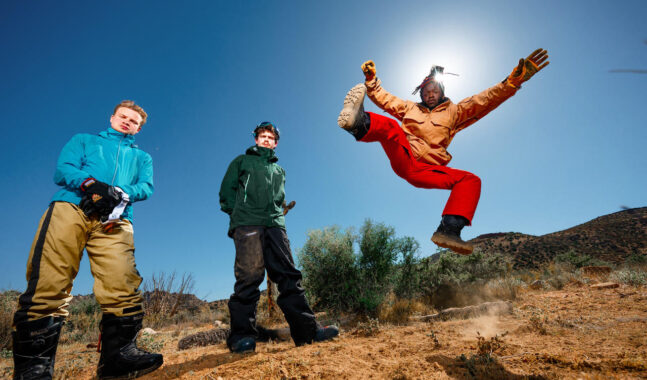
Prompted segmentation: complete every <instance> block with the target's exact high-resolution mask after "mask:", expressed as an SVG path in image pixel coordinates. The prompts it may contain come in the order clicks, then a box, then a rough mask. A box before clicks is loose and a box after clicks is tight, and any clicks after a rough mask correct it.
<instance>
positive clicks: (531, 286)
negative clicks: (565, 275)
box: [530, 280, 544, 290]
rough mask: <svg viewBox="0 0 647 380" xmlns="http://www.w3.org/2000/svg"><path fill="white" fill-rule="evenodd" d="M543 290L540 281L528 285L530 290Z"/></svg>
mask: <svg viewBox="0 0 647 380" xmlns="http://www.w3.org/2000/svg"><path fill="white" fill-rule="evenodd" d="M543 288H544V282H543V281H542V280H535V281H533V282H532V284H530V289H534V290H539V289H543Z"/></svg>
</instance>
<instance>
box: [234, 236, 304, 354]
mask: <svg viewBox="0 0 647 380" xmlns="http://www.w3.org/2000/svg"><path fill="white" fill-rule="evenodd" d="M233 238H234V244H235V245H236V263H235V265H234V274H235V275H236V284H235V285H234V294H232V295H231V297H230V298H229V314H230V316H231V334H230V336H229V338H228V339H227V344H228V345H229V346H230V347H231V345H232V344H233V343H235V342H237V341H238V340H239V339H241V338H243V337H249V336H251V337H254V338H257V337H258V331H257V330H256V306H257V304H258V299H259V298H260V295H261V293H260V291H259V290H258V287H259V285H260V284H261V283H262V282H263V280H264V279H265V269H267V273H268V276H269V278H270V280H272V282H274V283H276V284H277V285H278V289H279V297H278V299H277V304H278V305H279V307H280V308H281V310H282V311H283V314H284V315H285V319H286V320H287V322H288V324H289V325H290V334H291V335H292V339H293V340H294V343H295V344H296V345H302V344H304V343H310V342H312V340H313V338H314V335H315V332H316V330H317V322H316V320H315V316H314V313H313V312H312V310H311V309H310V306H309V305H308V301H306V297H305V290H304V289H303V287H302V286H301V278H302V276H301V272H300V271H299V270H298V269H297V268H296V267H295V266H294V260H293V259H292V252H291V251H290V242H289V240H288V236H287V234H286V233H285V230H283V229H281V228H277V227H262V226H240V227H237V228H236V229H235V230H234V236H233Z"/></svg>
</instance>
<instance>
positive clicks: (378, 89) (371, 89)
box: [362, 61, 415, 121]
mask: <svg viewBox="0 0 647 380" xmlns="http://www.w3.org/2000/svg"><path fill="white" fill-rule="evenodd" d="M362 72H363V73H364V76H365V78H366V81H365V82H364V84H365V85H366V90H367V91H366V95H368V97H369V98H370V99H371V100H372V101H373V103H375V105H376V106H378V107H380V108H381V109H383V110H384V111H386V112H388V113H389V114H390V115H391V116H393V117H395V118H396V119H398V120H400V121H402V118H403V117H404V115H405V114H406V113H407V111H409V110H410V109H411V107H412V106H413V105H414V104H415V103H413V102H408V101H405V100H402V99H400V98H398V97H397V96H394V95H391V94H390V93H389V92H388V91H386V90H385V89H383V88H382V86H381V84H382V82H381V81H380V80H379V79H377V76H376V75H375V74H376V73H377V70H376V69H375V63H374V62H373V61H366V62H364V63H363V64H362Z"/></svg>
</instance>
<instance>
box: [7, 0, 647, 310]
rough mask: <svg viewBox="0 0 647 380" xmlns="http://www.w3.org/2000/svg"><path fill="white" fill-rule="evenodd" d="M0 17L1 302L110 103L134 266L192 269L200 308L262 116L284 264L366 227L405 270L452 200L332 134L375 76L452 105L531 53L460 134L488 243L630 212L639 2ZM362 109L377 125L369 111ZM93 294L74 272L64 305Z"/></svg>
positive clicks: (641, 21)
mask: <svg viewBox="0 0 647 380" xmlns="http://www.w3.org/2000/svg"><path fill="white" fill-rule="evenodd" d="M480 4H482V3H481V2H467V1H450V2H448V1H443V2H435V1H401V2H397V3H396V2H393V1H353V2H350V1H344V2H342V1H326V2H306V1H246V2H224V1H186V2H182V3H180V2H170V1H154V2H153V1H134V2H129V3H123V2H82V1H65V2H51V1H29V2H26V1H15V0H9V1H3V2H1V3H0V46H1V47H2V51H3V58H2V59H1V60H0V72H2V74H3V75H2V78H3V79H2V87H3V90H2V91H1V92H0V97H1V101H0V112H1V114H2V115H3V117H2V133H3V139H2V150H1V151H0V165H1V166H0V173H1V175H2V184H3V186H2V187H1V188H0V199H2V200H3V211H4V215H3V218H2V219H1V220H0V231H1V234H2V236H1V238H0V259H1V262H2V266H3V269H2V275H1V276H0V290H1V289H17V290H20V291H23V290H24V289H25V287H26V281H25V269H26V262H27V256H28V253H29V248H30V245H31V243H32V240H33V237H34V233H35V232H36V228H37V225H38V220H39V218H40V217H41V215H42V213H43V212H44V211H45V209H46V208H47V205H48V203H49V201H50V199H51V197H52V195H53V194H54V192H55V191H56V189H57V187H56V185H55V184H54V183H53V180H52V177H53V174H54V168H55V164H56V160H57V157H58V154H59V153H60V150H61V148H62V147H63V145H64V144H65V143H66V142H67V141H68V140H69V139H70V138H71V137H72V136H73V135H74V134H75V133H81V132H83V133H98V132H100V131H102V130H105V129H106V128H108V127H109V124H108V119H109V117H110V114H111V112H112V108H113V107H114V105H115V104H117V103H119V102H120V101H121V100H122V99H132V100H135V101H136V102H137V103H138V104H140V105H141V106H142V107H143V108H144V109H145V110H146V111H147V112H148V114H149V119H148V123H147V124H146V125H145V126H144V127H143V130H142V131H141V133H139V134H138V135H137V136H136V138H137V143H138V144H139V146H140V147H141V148H142V149H143V150H145V151H147V152H149V153H150V154H151V155H152V157H153V161H154V168H155V193H154V194H153V196H152V197H151V198H150V199H149V200H147V201H145V202H141V203H137V204H135V206H134V230H135V245H136V260H137V267H138V269H139V271H140V273H141V274H142V276H143V277H144V278H145V279H147V278H150V276H151V275H152V274H153V273H159V272H166V273H170V272H173V271H177V272H178V273H179V274H181V273H192V274H193V277H194V279H195V285H196V286H195V288H196V289H195V290H196V291H195V293H196V295H197V296H198V297H200V298H204V299H207V300H214V299H222V298H227V297H228V296H229V295H230V294H231V293H232V291H233V284H234V275H233V262H234V246H233V242H232V240H231V239H229V238H228V237H227V236H226V231H227V225H228V218H227V216H226V215H225V214H224V213H222V212H221V211H220V210H219V204H218V190H219V187H220V182H221V180H222V177H223V175H224V173H225V170H226V168H227V165H228V164H229V163H230V162H231V160H233V159H234V158H235V157H236V156H237V155H238V154H242V153H243V152H244V151H245V149H246V148H247V147H249V146H251V145H252V144H253V139H252V136H251V131H252V130H253V128H254V126H255V125H256V124H258V123H259V122H261V121H264V120H269V121H272V122H274V123H276V125H277V126H278V127H279V128H280V130H281V132H282V135H281V140H280V143H279V145H278V147H277V149H276V153H277V155H278V157H279V164H280V165H282V166H283V167H284V168H285V169H286V171H287V182H286V197H287V200H295V201H296V202H297V205H296V207H295V208H294V209H293V210H292V211H291V212H290V214H288V216H287V219H286V223H287V232H288V236H289V237H290V239H291V243H292V248H293V253H294V254H295V256H296V253H297V251H298V250H299V249H300V247H301V246H303V244H304V242H305V239H306V234H307V231H308V230H311V229H319V228H323V227H325V226H330V225H339V226H341V227H344V228H346V227H352V226H354V227H358V226H359V225H361V223H362V222H363V221H364V219H366V218H371V219H373V220H374V221H377V222H384V223H386V224H388V225H391V226H393V227H395V229H396V233H397V234H398V236H413V237H414V238H416V239H417V240H418V241H419V242H420V243H421V250H420V255H421V256H428V255H430V254H432V253H434V252H435V251H436V247H435V246H434V245H433V244H432V243H431V242H430V240H429V238H430V237H431V234H432V233H433V231H434V230H435V228H436V227H437V225H438V222H439V221H440V213H441V211H442V209H443V207H444V204H445V201H446V199H447V197H448V196H449V192H448V191H443V190H423V189H416V188H414V187H412V186H411V185H409V184H408V183H406V182H405V181H404V180H402V179H400V178H399V177H397V176H396V175H395V174H394V173H393V171H392V170H391V168H390V166H389V163H388V160H387V158H386V155H385V154H384V152H383V151H382V149H381V147H380V146H379V144H376V143H373V144H364V143H357V142H355V141H354V139H353V138H352V137H351V136H350V135H348V134H347V133H346V132H344V131H343V130H341V129H340V128H339V127H338V126H337V124H336V120H337V115H338V113H339V110H340V109H341V106H342V103H343V98H344V96H345V94H346V92H347V91H348V89H350V88H351V87H352V86H353V85H355V84H356V83H358V82H361V81H362V80H363V76H362V73H361V71H360V68H359V67H360V65H361V63H362V62H364V61H365V60H367V59H372V60H374V61H375V63H376V67H377V75H378V77H380V78H381V80H382V83H383V87H384V88H385V89H387V90H388V91H390V92H391V93H392V94H394V95H397V96H399V97H400V98H403V99H410V100H417V99H418V98H417V96H413V95H411V91H413V89H414V88H415V87H416V86H417V85H418V84H419V82H420V81H421V79H422V78H423V77H424V76H425V75H426V74H427V73H428V71H429V68H430V67H431V65H432V64H439V65H443V66H445V68H446V70H447V71H450V72H454V73H458V74H460V76H459V77H448V81H447V82H446V95H447V96H449V97H450V98H451V99H452V100H453V101H454V102H458V101H460V100H461V99H463V98H465V97H467V96H470V95H473V94H475V93H477V92H480V91H482V90H484V89H486V88H487V87H489V86H492V85H494V84H495V83H497V82H499V81H501V80H502V79H503V78H505V77H506V76H507V75H508V74H509V73H510V71H511V70H512V69H513V68H514V66H515V65H516V63H517V61H518V59H519V58H520V57H526V56H527V55H528V54H530V53H531V52H532V51H534V50H535V49H537V48H540V47H541V48H545V49H547V50H548V53H549V55H550V62H551V63H550V65H549V66H548V67H547V68H546V69H545V70H543V71H541V72H540V73H539V74H537V75H536V76H535V77H534V78H532V79H531V81H529V82H527V83H526V84H524V86H523V88H522V89H521V90H520V91H519V92H518V93H517V94H516V95H515V96H514V97H513V98H511V99H509V100H508V101H506V102H505V103H503V104H502V105H501V106H500V107H499V108H498V109H496V110H495V111H493V112H492V113H490V114H489V115H487V116H486V117H484V118H483V119H482V120H480V121H478V122H477V123H476V124H474V125H472V126H470V127H469V128H467V129H466V130H464V131H462V132H461V133H459V134H458V135H457V136H456V138H455V139H454V140H453V142H452V144H451V145H450V148H449V151H450V152H451V153H452V155H453V156H454V159H453V160H452V162H451V163H450V164H449V166H451V167H454V168H458V169H462V170H467V171H470V172H473V173H475V174H477V175H478V176H479V177H481V179H482V181H483V188H482V194H481V202H480V204H479V207H478V209H477V211H476V216H475V218H474V225H473V226H472V227H469V228H466V229H465V230H464V232H463V237H464V238H465V239H469V238H473V237H476V236H478V235H480V234H483V233H490V232H507V231H517V232H523V233H528V234H534V235H541V234H546V233H550V232H554V231H558V230H561V229H565V228H568V227H572V226H574V225H577V224H580V223H583V222H586V221H588V220H590V219H593V218H595V217H597V216H600V215H604V214H608V213H611V212H615V211H618V210H620V208H621V206H626V207H642V206H645V205H646V200H645V194H646V193H647V176H646V175H645V168H646V167H647V158H646V157H647V155H645V143H646V142H647V122H646V121H645V107H646V104H647V102H646V96H645V92H646V91H647V74H632V73H623V72H610V71H611V70H616V69H633V70H645V69H647V42H646V40H647V22H646V20H645V18H646V16H647V2H645V1H644V0H636V1H618V2H614V3H610V2H606V1H587V2H584V1H575V2H561V1H552V0H549V1H544V2H536V3H532V2H520V1H491V2H487V4H488V5H487V7H484V6H482V5H480ZM365 107H366V109H367V110H368V111H373V112H381V111H379V110H378V109H377V108H376V107H375V106H374V105H373V104H372V103H371V102H370V100H368V99H367V101H366V102H365ZM91 291H92V277H91V275H90V271H89V265H88V261H87V257H84V258H83V262H82V265H81V268H80V273H79V275H78V277H77V280H76V281H75V284H74V289H73V294H88V293H90V292H91Z"/></svg>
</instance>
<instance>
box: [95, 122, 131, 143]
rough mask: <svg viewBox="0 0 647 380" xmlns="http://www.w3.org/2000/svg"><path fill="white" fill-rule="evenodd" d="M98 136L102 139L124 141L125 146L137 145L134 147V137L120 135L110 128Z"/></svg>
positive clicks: (124, 134)
mask: <svg viewBox="0 0 647 380" xmlns="http://www.w3.org/2000/svg"><path fill="white" fill-rule="evenodd" d="M99 136H101V137H104V138H106V139H108V140H116V141H124V142H126V144H128V145H130V146H132V147H137V145H135V135H129V134H126V133H121V132H118V131H115V130H114V129H112V128H111V127H108V129H106V130H105V131H103V132H99Z"/></svg>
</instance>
